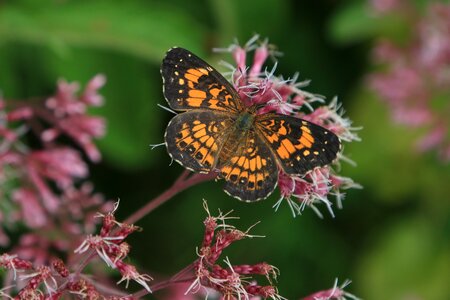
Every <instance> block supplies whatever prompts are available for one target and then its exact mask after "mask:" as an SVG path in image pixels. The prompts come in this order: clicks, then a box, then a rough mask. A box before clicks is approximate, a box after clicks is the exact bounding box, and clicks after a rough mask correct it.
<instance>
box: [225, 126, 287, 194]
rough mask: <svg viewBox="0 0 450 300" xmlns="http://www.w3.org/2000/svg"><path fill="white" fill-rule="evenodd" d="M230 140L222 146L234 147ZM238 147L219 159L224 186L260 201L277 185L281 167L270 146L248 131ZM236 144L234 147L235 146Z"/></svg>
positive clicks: (230, 191)
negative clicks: (224, 158) (224, 157)
mask: <svg viewBox="0 0 450 300" xmlns="http://www.w3.org/2000/svg"><path fill="white" fill-rule="evenodd" d="M228 143H230V144H233V142H232V141H228V142H227V143H226V144H225V145H224V146H223V148H227V147H230V146H231V147H232V145H227V144H228ZM239 143H240V144H239V147H238V149H237V151H233V152H232V153H233V154H231V155H227V156H229V157H227V159H226V160H225V161H220V165H219V166H218V169H219V171H220V176H221V177H222V178H224V179H225V181H226V182H225V185H224V190H225V192H227V193H228V194H230V195H231V196H233V197H235V198H238V199H240V200H243V201H257V200H261V199H264V198H266V197H268V196H269V195H270V194H271V193H272V192H273V190H274V189H275V187H276V184H277V180H278V169H277V165H276V161H275V158H274V156H273V154H272V153H271V151H270V149H269V148H268V146H267V145H266V144H265V143H264V142H263V141H262V140H261V139H260V137H259V136H258V135H257V134H255V132H254V131H248V132H247V133H246V134H245V135H244V137H243V138H242V139H241V140H240V141H239ZM233 148H234V147H233Z"/></svg>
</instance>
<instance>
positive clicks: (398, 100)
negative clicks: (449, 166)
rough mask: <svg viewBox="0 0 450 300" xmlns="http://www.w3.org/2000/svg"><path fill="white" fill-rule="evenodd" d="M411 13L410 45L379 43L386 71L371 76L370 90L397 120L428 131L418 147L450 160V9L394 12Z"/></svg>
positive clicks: (377, 53)
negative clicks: (435, 152)
mask: <svg viewBox="0 0 450 300" xmlns="http://www.w3.org/2000/svg"><path fill="white" fill-rule="evenodd" d="M389 13H391V14H401V15H403V14H407V17H405V18H403V19H405V20H408V22H411V24H405V26H408V27H409V28H411V29H412V31H411V37H410V38H409V40H408V42H407V43H405V42H404V41H402V42H401V43H396V42H395V41H393V40H392V39H386V38H384V39H380V40H379V41H378V43H377V45H376V46H375V50H374V57H373V60H374V61H375V63H377V64H379V65H381V66H382V67H383V70H382V71H376V72H374V73H373V74H371V76H370V77H369V84H370V87H371V89H372V90H373V91H374V92H375V93H377V94H378V95H379V96H380V98H381V99H382V100H384V101H385V103H386V104H387V105H388V106H389V108H390V109H391V112H392V116H393V119H394V120H395V121H396V122H397V123H399V124H404V125H407V126H409V127H411V128H417V129H421V131H422V132H425V134H423V136H422V137H421V138H420V139H419V140H418V141H417V143H416V148H417V149H418V150H419V151H421V152H423V151H429V150H435V151H437V152H438V154H439V156H440V158H441V159H442V160H443V161H446V162H448V161H450V138H449V137H450V134H449V126H450V122H449V117H448V116H449V115H450V101H448V98H449V97H450V88H449V87H450V5H448V4H443V3H434V4H430V5H429V6H428V10H427V12H426V15H425V16H422V15H420V13H419V12H418V11H417V10H415V9H414V7H413V6H412V5H411V4H410V3H409V2H407V1H404V2H399V3H397V5H395V6H394V7H392V8H390V9H389Z"/></svg>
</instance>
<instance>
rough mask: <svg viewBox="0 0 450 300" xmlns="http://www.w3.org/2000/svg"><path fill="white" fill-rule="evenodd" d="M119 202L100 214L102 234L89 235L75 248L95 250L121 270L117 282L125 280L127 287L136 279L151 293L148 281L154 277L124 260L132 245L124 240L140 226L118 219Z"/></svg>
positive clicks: (80, 251)
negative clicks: (120, 276)
mask: <svg viewBox="0 0 450 300" xmlns="http://www.w3.org/2000/svg"><path fill="white" fill-rule="evenodd" d="M118 204H119V203H118V202H117V204H116V206H115V208H114V210H113V211H111V212H110V213H108V214H106V215H103V214H99V215H98V216H100V217H102V218H103V224H102V228H101V231H100V234H99V235H90V236H88V237H87V238H86V239H85V240H84V241H83V243H81V245H80V246H79V247H78V248H77V249H76V250H75V253H80V254H81V253H85V252H87V251H88V250H89V249H91V250H94V251H95V252H96V253H97V255H98V256H99V257H100V258H101V259H103V261H104V262H105V263H106V264H107V265H108V266H109V267H111V268H113V269H117V270H118V271H119V272H120V274H121V275H122V279H121V280H119V282H118V283H117V284H119V283H121V282H122V281H125V282H126V287H128V284H129V281H130V280H134V281H136V282H137V283H139V284H140V285H142V286H143V287H144V288H145V289H146V290H147V291H148V292H149V293H151V290H150V287H149V286H148V284H147V281H150V280H152V278H151V277H150V276H149V275H146V274H139V273H138V271H137V270H136V267H134V266H133V265H130V264H127V263H125V262H124V261H123V260H124V259H125V258H126V257H127V256H128V253H129V252H130V245H129V244H128V243H126V242H124V240H125V238H126V237H127V236H128V235H130V234H131V233H133V232H135V231H137V230H140V228H139V227H137V226H134V225H132V224H126V223H119V222H117V221H116V219H115V217H114V213H115V211H116V209H117V207H118Z"/></svg>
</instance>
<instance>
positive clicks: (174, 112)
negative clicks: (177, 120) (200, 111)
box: [157, 103, 177, 115]
mask: <svg viewBox="0 0 450 300" xmlns="http://www.w3.org/2000/svg"><path fill="white" fill-rule="evenodd" d="M157 105H158V106H159V107H160V108H162V109H164V110H167V111H168V112H171V113H173V114H174V115H176V114H177V112H176V111H174V110H172V109H170V108H168V107H167V106H164V105H162V104H159V103H158V104H157Z"/></svg>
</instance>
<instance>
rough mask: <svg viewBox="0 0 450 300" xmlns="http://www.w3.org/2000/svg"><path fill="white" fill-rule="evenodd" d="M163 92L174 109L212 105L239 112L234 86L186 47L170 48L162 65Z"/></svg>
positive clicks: (239, 105) (203, 107)
mask: <svg viewBox="0 0 450 300" xmlns="http://www.w3.org/2000/svg"><path fill="white" fill-rule="evenodd" d="M161 74H162V77H163V81H164V84H163V87H164V96H165V98H166V100H167V102H168V103H169V105H170V107H171V108H172V109H175V110H188V109H195V108H201V109H212V110H220V111H229V112H236V113H237V112H239V111H241V110H242V104H241V101H240V99H239V96H238V95H237V93H236V91H235V89H234V88H233V86H232V85H231V84H230V83H229V82H228V81H227V80H226V79H225V78H224V77H223V76H222V75H221V74H220V73H219V72H217V71H216V70H215V69H214V68H213V67H211V66H210V65H209V64H208V63H206V62H205V61H203V60H202V59H201V58H199V57H197V56H196V55H195V54H193V53H191V52H189V51H188V50H186V49H183V48H172V49H170V50H169V51H168V52H167V54H166V57H165V58H164V59H163V62H162V66H161Z"/></svg>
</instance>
